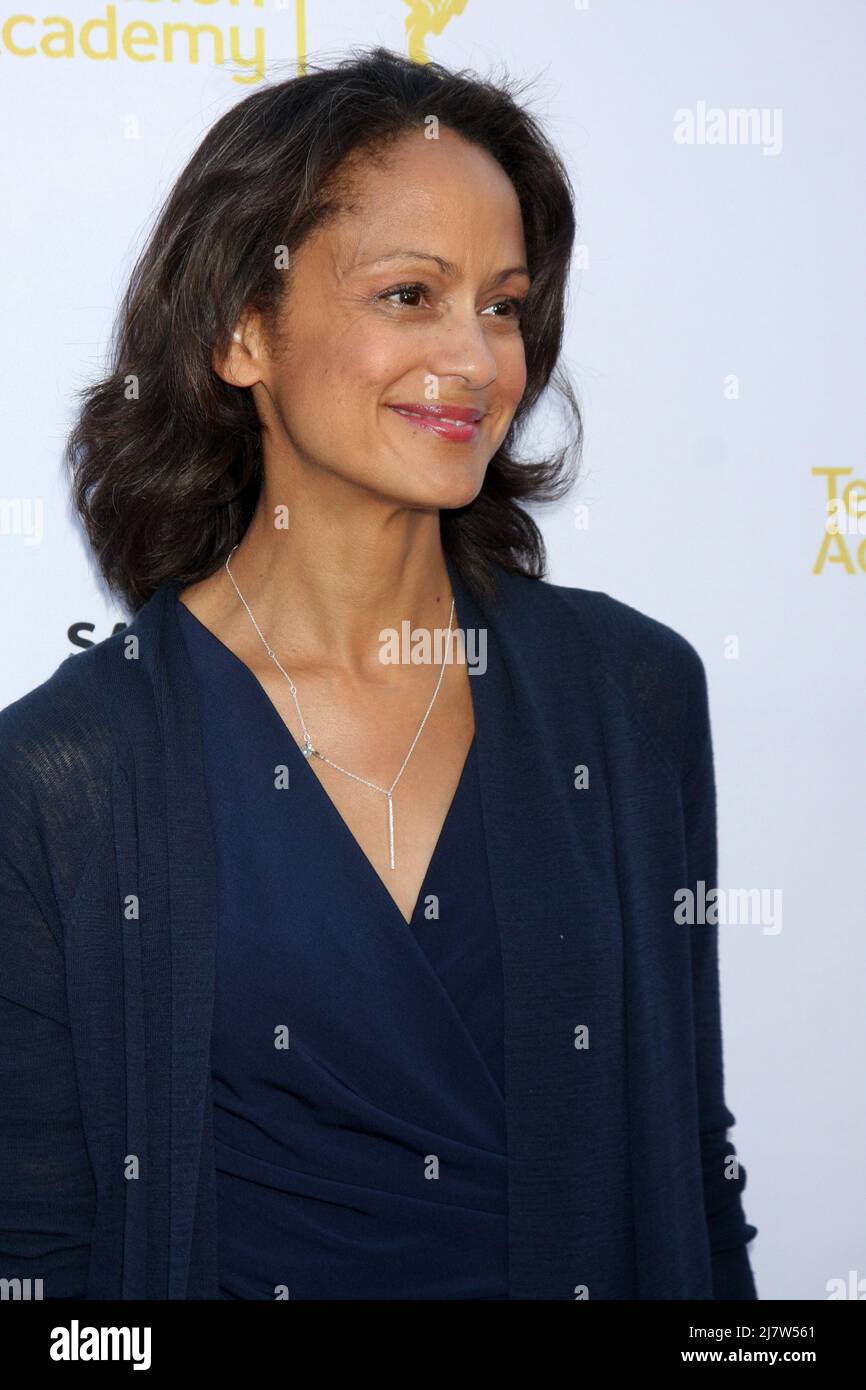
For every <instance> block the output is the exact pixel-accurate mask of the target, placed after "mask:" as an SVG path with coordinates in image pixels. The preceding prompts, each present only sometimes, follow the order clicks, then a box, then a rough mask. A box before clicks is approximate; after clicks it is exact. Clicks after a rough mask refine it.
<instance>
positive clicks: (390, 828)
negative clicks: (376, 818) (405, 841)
mask: <svg viewBox="0 0 866 1390" xmlns="http://www.w3.org/2000/svg"><path fill="white" fill-rule="evenodd" d="M388 863H389V865H390V867H391V868H392V869H393V868H394V803H393V802H392V800H391V793H390V792H388Z"/></svg>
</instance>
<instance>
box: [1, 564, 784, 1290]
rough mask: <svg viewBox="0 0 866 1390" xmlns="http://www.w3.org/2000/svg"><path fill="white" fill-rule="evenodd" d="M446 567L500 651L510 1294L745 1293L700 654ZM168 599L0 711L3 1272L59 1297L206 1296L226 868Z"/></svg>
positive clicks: (480, 677) (518, 585) (210, 1283)
mask: <svg viewBox="0 0 866 1390" xmlns="http://www.w3.org/2000/svg"><path fill="white" fill-rule="evenodd" d="M447 565H448V571H449V575H450V578H451V582H452V586H453V590H454V594H455V598H456V606H457V620H458V622H459V624H460V626H461V627H462V628H463V629H464V630H465V629H469V628H475V629H481V628H487V629H488V630H489V632H490V635H491V637H492V638H493V640H492V641H489V642H488V649H487V661H488V665H487V670H486V671H485V672H484V673H483V674H481V673H479V674H475V675H472V676H470V688H471V692H472V699H473V704H474V711H475V726H476V738H477V754H478V772H479V778H480V785H481V792H482V806H483V815H484V828H485V835H486V839H487V846H488V858H489V863H490V873H491V887H492V890H493V896H494V904H495V908H496V916H497V921H498V925H499V931H500V935H501V944H502V962H503V974H504V983H505V1068H506V1072H505V1075H506V1121H507V1136H508V1212H509V1214H508V1256H509V1274H510V1287H511V1297H512V1298H514V1299H575V1298H585V1297H588V1298H591V1299H627V1298H638V1299H712V1298H717V1299H718V1298H736V1299H754V1298H756V1297H757V1293H756V1289H755V1284H754V1280H753V1276H752V1271H751V1268H750V1263H749V1258H748V1253H747V1249H746V1247H747V1243H748V1241H749V1240H750V1239H751V1238H752V1237H753V1236H754V1235H755V1234H756V1228H755V1227H754V1226H750V1225H748V1224H747V1222H746V1218H745V1214H744V1211H743V1207H742V1195H741V1194H742V1190H743V1187H744V1186H745V1179H746V1175H745V1170H744V1169H743V1167H742V1166H741V1165H740V1164H739V1160H738V1159H737V1158H736V1157H735V1153H736V1151H735V1149H734V1146H733V1144H732V1143H731V1142H730V1140H729V1139H728V1137H727V1130H728V1129H729V1128H730V1127H731V1126H732V1125H733V1123H734V1116H733V1114H732V1113H731V1112H730V1111H729V1110H728V1108H727V1106H726V1104H725V1098H724V1093H723V1066H722V1041H721V1027H720V1001H719V974H718V954H717V952H718V939H717V938H718V929H717V928H716V927H713V926H710V925H693V926H689V925H682V924H678V923H677V921H676V920H675V917H674V906H675V897H674V895H675V894H676V893H677V891H678V890H680V889H682V888H684V887H689V886H691V887H692V888H693V889H696V888H697V886H698V884H699V883H700V881H701V880H703V883H704V885H705V888H706V891H707V892H709V890H710V888H711V887H713V886H714V885H715V883H716V882H717V880H716V824H715V815H716V810H715V782H714V771H713V752H712V742H711V733H710V721H709V712H708V702H707V686H706V677H705V672H704V667H703V664H702V662H701V659H700V657H699V656H698V654H697V652H696V651H695V649H694V648H693V647H692V646H691V645H690V644H689V643H688V642H687V641H686V640H685V639H684V638H683V637H681V636H680V635H679V634H677V633H676V632H674V631H673V630H672V629H671V628H669V627H667V626H665V625H664V624H662V623H660V622H657V621H656V620H654V619H652V618H649V617H647V616H646V615H644V614H642V613H640V612H638V611H637V610H635V609H634V608H631V607H630V606H628V605H626V604H624V603H621V602H619V601H618V600H615V599H612V598H610V597H609V596H608V595H607V594H604V593H599V592H595V591H592V590H586V589H576V588H569V587H565V586H560V585H554V584H549V583H547V582H546V581H544V580H534V579H529V578H526V577H525V576H522V575H512V574H508V573H507V572H505V571H503V570H499V571H498V573H499V578H500V583H501V595H502V598H501V603H500V604H499V605H493V604H490V603H488V602H485V603H482V602H481V601H480V600H479V599H478V598H477V597H476V596H475V595H474V593H473V592H472V591H471V590H470V588H469V586H468V585H467V584H466V582H465V581H464V580H463V578H462V577H461V575H460V574H459V572H458V571H457V570H456V568H455V566H454V565H453V563H452V562H451V561H450V560H448V561H447ZM181 587H182V585H181V584H180V583H179V581H177V580H168V581H166V582H165V583H164V584H162V585H161V586H160V588H159V589H158V590H157V591H156V593H155V594H154V595H153V596H152V597H151V598H150V599H149V601H148V602H147V603H146V604H144V606H143V607H142V608H141V609H140V610H139V611H138V613H137V614H136V616H135V618H134V619H133V621H132V622H131V623H130V624H129V625H128V626H127V627H126V628H125V629H123V630H121V631H119V632H117V633H116V634H114V635H113V636H111V637H109V638H107V639H106V640H105V641H102V642H100V643H98V644H97V645H96V646H94V647H92V648H90V649H88V650H87V651H85V652H83V653H81V654H80V655H75V656H71V657H67V658H66V659H65V660H64V661H63V662H61V664H60V665H59V667H58V669H57V670H56V671H55V673H54V674H53V675H52V676H51V677H50V678H49V679H48V680H46V681H45V682H44V683H43V684H41V685H40V686H38V687H36V688H35V689H34V690H32V691H30V692H29V693H28V694H26V695H24V696H23V697H22V698H20V699H19V700H17V701H15V702H14V703H13V704H11V705H9V706H7V707H6V709H4V710H3V711H2V712H0V765H2V771H3V778H4V784H5V786H4V792H3V796H2V798H0V1087H2V1101H0V1103H2V1111H3V1126H2V1136H0V1277H2V1278H8V1279H26V1278H42V1279H43V1294H44V1297H46V1298H52V1297H88V1298H93V1299H112V1298H154V1299H166V1298H168V1299H203V1298H215V1297H216V1296H217V1278H216V1209H215V1166H214V1153H213V1123H212V1093H211V1079H210V1064H209V1047H210V1031H211V1015H212V1008H213V998H214V962H215V946H214V932H215V920H216V875H215V848H214V841H213V834H212V828H211V823H210V812H209V807H208V802H207V794H206V787H205V779H204V768H203V762H202V746H201V730H200V723H199V715H198V694H197V689H196V684H195V676H194V672H193V670H192V667H191V665H190V661H189V656H188V653H187V651H186V649H185V646H184V641H183V633H182V631H181V629H180V623H179V617H178V612H177V593H178V592H179V590H180V588H181ZM471 650H472V649H471V648H470V649H469V651H470V656H471ZM583 768H585V769H586V771H585V773H584V772H581V771H580V769H583ZM611 864H614V865H615V875H614V877H613V879H611V876H610V872H608V873H607V876H605V872H604V871H605V869H608V870H609V866H610V865H611ZM611 883H613V890H611ZM290 902H291V895H290V894H288V895H287V903H289V904H290ZM287 910H288V909H287Z"/></svg>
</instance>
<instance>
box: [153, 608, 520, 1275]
mask: <svg viewBox="0 0 866 1390" xmlns="http://www.w3.org/2000/svg"><path fill="white" fill-rule="evenodd" d="M178 608H179V610H180V615H181V626H182V629H183V632H184V636H185V639H186V642H187V647H188V649H189V653H190V657H191V660H192V663H193V667H194V669H195V671H196V675H197V677H198V679H199V682H200V685H201V691H202V720H203V741H204V758H205V774H206V780H207V787H208V796H209V802H210V806H211V814H212V817H213V824H214V832H215V838H216V845H217V860H218V871H219V914H218V915H219V920H218V924H217V980H216V997H215V1006H214V1020H213V1036H212V1052H211V1068H212V1075H213V1087H214V1106H215V1110H214V1126H215V1142H216V1167H217V1202H218V1248H219V1283H220V1293H221V1297H223V1298H236V1299H275V1298H290V1299H504V1298H508V1255H507V1159H506V1131H505V1099H504V1058H503V980H502V963H501V957H500V950H499V933H498V930H497V924H496V918H495V915H494V909H493V902H492V899H491V893H490V880H489V870H488V863H487V853H486V847H485V843H484V833H483V824H482V816H481V799H480V788H479V783H478V769H477V754H476V745H475V740H474V739H473V741H472V744H471V747H470V750H469V753H468V755H467V758H466V762H465V764H464V767H463V771H462V774H461V777H460V782H459V785H458V787H457V791H456V793H455V795H454V799H453V801H452V804H451V808H450V810H449V813H448V816H447V819H446V821H445V823H444V825H443V827H442V832H441V835H440V837H439V841H438V843H437V845H436V848H435V850H434V853H433V857H432V859H431V861H430V865H429V868H428V870H427V874H426V876H425V879H424V883H423V885H422V887H421V891H420V893H419V895H418V901H417V903H416V905H415V910H414V913H413V916H412V921H411V923H409V924H407V923H406V920H405V918H404V917H403V915H402V913H401V912H400V910H399V909H398V907H397V905H396V903H395V902H394V901H393V899H392V898H391V895H390V894H389V892H388V890H387V889H386V887H385V885H384V884H383V882H382V880H381V879H380V878H379V875H378V874H377V873H376V871H375V870H374V869H373V867H372V865H371V864H370V862H369V860H368V859H367V857H366V855H365V854H364V852H363V850H362V849H361V847H360V846H359V844H358V842H357V841H356V840H355V838H354V836H353V835H352V833H351V832H350V830H349V828H348V826H347V825H346V823H345V821H344V820H343V818H342V816H341V815H340V814H339V812H338V811H337V809H336V807H335V805H334V803H333V802H332V801H331V799H330V797H329V796H328V795H327V793H326V792H325V789H324V787H323V786H322V784H321V783H320V782H319V779H318V778H317V776H316V774H315V773H314V771H313V769H312V767H310V766H309V764H308V763H307V762H306V760H305V758H304V757H303V755H302V753H301V751H300V749H299V747H298V745H297V744H296V742H295V740H294V738H293V737H292V735H291V734H290V733H289V731H288V729H287V728H286V726H285V724H284V723H283V721H282V719H281V718H280V715H279V714H278V712H277V710H276V707H275V706H274V705H273V703H272V702H271V700H270V698H269V697H268V695H267V694H266V693H265V690H264V689H263V687H262V686H261V685H260V684H259V682H258V681H257V679H256V678H255V676H254V675H253V673H252V672H251V671H250V670H249V668H248V667H247V666H246V665H245V664H244V663H243V662H242V661H241V660H240V658H239V657H237V656H235V654H234V653H233V652H232V651H231V650H230V649H229V648H228V647H227V646H225V644H224V643H223V642H221V641H220V640H219V638H217V637H216V636H215V635H214V634H213V633H212V632H210V630H209V629H208V628H206V627H205V626H204V624H203V623H201V622H200V621H199V619H198V618H196V617H195V616H194V615H193V614H192V613H191V612H190V611H189V609H188V608H186V607H185V606H184V605H183V604H180V603H179V604H178ZM281 769H285V770H286V772H287V773H288V786H286V785H285V782H286V775H285V773H283V774H282V775H281V773H280V770H281ZM370 794H371V796H372V795H375V793H373V792H371V793H370ZM398 794H399V793H398ZM380 800H381V803H382V831H383V835H387V808H386V803H385V800H384V797H382V798H380ZM395 811H396V826H397V853H399V843H400V842H399V825H400V817H399V804H398V802H397V800H396V798H395Z"/></svg>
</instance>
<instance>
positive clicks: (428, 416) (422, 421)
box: [388, 405, 480, 444]
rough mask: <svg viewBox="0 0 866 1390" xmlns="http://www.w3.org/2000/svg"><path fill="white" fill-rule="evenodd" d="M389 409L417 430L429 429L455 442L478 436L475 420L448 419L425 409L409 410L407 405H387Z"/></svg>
mask: <svg viewBox="0 0 866 1390" xmlns="http://www.w3.org/2000/svg"><path fill="white" fill-rule="evenodd" d="M388 409H389V410H393V411H394V414H395V415H401V416H402V417H403V419H404V420H405V421H406V422H407V424H410V425H415V426H416V427H417V428H418V429H419V430H429V431H431V433H433V434H438V435H439V438H440V439H450V440H453V441H454V442H455V443H457V444H470V443H471V442H472V440H473V439H476V438H477V437H478V432H479V429H480V425H479V422H478V421H477V420H461V421H459V422H458V421H456V420H449V419H448V418H447V417H443V416H442V415H434V414H432V413H428V412H425V411H420V410H419V411H415V410H411V409H410V408H409V407H404V406H399V405H389V406H388Z"/></svg>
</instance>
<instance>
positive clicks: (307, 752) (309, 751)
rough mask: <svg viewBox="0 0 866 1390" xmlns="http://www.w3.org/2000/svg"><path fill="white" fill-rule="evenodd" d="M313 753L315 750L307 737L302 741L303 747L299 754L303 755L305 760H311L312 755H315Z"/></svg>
mask: <svg viewBox="0 0 866 1390" xmlns="http://www.w3.org/2000/svg"><path fill="white" fill-rule="evenodd" d="M315 751H316V750H315V748H314V747H313V745H312V743H311V742H310V739H309V736H307V737H306V738H305V739H304V746H303V748H302V749H301V752H302V753H303V755H304V757H305V758H311V757H312V756H313V754H314V753H315Z"/></svg>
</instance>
